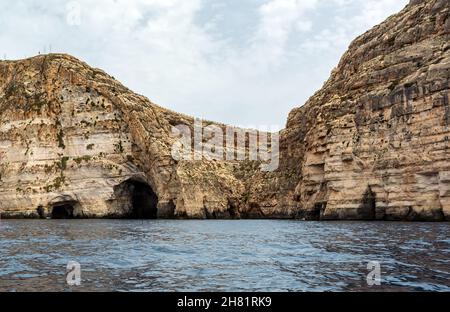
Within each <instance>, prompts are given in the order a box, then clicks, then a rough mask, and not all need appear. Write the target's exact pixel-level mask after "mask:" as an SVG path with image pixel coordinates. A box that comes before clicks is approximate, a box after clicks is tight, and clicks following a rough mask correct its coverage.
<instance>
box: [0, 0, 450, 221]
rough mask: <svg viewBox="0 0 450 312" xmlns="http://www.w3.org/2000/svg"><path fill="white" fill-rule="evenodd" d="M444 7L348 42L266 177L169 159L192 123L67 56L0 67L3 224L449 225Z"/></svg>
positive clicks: (447, 21)
mask: <svg viewBox="0 0 450 312" xmlns="http://www.w3.org/2000/svg"><path fill="white" fill-rule="evenodd" d="M449 8H450V2H449V0H427V1H411V3H410V4H409V5H408V6H407V7H406V8H405V9H404V10H402V11H401V12H400V13H398V14H396V15H394V16H392V17H390V18H389V19H387V20H386V21H385V22H384V23H382V24H381V25H379V26H376V27H374V28H373V29H371V30H370V31H368V32H367V33H365V34H364V35H362V36H360V37H358V38H357V39H356V40H355V41H353V43H352V44H351V46H350V48H349V50H348V51H347V52H346V53H345V55H344V56H343V58H342V59H341V61H340V63H339V65H338V67H337V68H336V69H334V70H333V72H332V75H331V77H330V79H329V80H328V81H327V82H326V83H325V85H324V87H323V88H322V89H321V90H320V91H318V92H317V93H316V94H315V95H314V96H312V97H311V98H310V99H309V100H308V102H307V103H306V104H305V105H304V106H302V107H299V108H296V109H294V110H293V111H292V112H291V113H290V115H289V118H288V122H287V126H286V129H284V130H282V131H281V133H280V134H281V138H280V151H279V155H280V165H279V168H278V169H277V170H276V171H274V172H263V171H261V170H260V167H259V165H260V163H259V162H256V161H219V160H205V159H202V160H201V161H186V160H181V161H177V160H175V159H173V157H172V155H171V148H172V146H173V144H174V142H175V138H174V137H173V135H172V132H171V131H172V126H176V125H180V124H185V125H188V126H189V127H191V126H192V125H193V124H194V120H193V119H192V118H190V117H188V116H184V115H181V114H177V113H175V112H172V111H169V110H167V109H163V108H161V107H159V106H157V105H155V104H153V103H152V102H150V101H149V100H148V99H147V98H145V97H143V96H140V95H137V94H135V93H133V92H131V91H130V90H128V89H127V88H126V87H124V86H123V85H121V84H120V83H119V82H117V81H116V80H115V79H114V78H113V77H110V76H109V75H107V74H106V73H104V72H103V71H101V70H98V69H93V68H91V67H89V66H88V65H87V64H85V63H83V62H81V61H79V60H77V59H75V58H73V57H71V56H68V55H55V54H52V55H45V56H37V57H34V58H31V59H27V60H21V61H2V62H0V214H1V216H2V217H47V216H53V217H55V218H57V217H156V216H158V217H167V218H172V217H178V218H299V219H307V220H319V219H320V220H335V219H345V220H347V219H350V220H351V219H355V220H414V221H417V220H424V221H442V220H450V160H449V149H448V148H449V136H450V131H449V122H450V112H449V110H450V107H449V98H450V91H449V87H450V83H449V77H450V72H449V71H450V43H449V42H450V17H449ZM216 125H218V126H219V127H224V125H221V124H216ZM237 152H238V153H242V152H243V151H242V150H238V151H237Z"/></svg>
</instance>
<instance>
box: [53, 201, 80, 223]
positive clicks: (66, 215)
mask: <svg viewBox="0 0 450 312" xmlns="http://www.w3.org/2000/svg"><path fill="white" fill-rule="evenodd" d="M75 204H76V203H74V202H63V203H58V204H55V205H53V208H52V219H73V218H74V210H75Z"/></svg>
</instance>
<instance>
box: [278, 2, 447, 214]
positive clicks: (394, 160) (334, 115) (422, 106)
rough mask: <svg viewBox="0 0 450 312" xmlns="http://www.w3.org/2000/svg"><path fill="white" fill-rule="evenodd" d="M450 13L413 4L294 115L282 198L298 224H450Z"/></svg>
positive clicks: (352, 53)
mask: <svg viewBox="0 0 450 312" xmlns="http://www.w3.org/2000/svg"><path fill="white" fill-rule="evenodd" d="M449 8H450V2H449V1H448V0H428V1H412V2H411V3H410V4H409V5H408V6H407V7H406V8H405V9H404V10H403V11H402V12H400V13H399V14H397V15H395V16H392V17H390V18H389V19H388V20H387V21H385V22H384V23H383V24H381V25H379V26H376V27H375V28H373V29H372V30H370V31H369V32H367V33H365V34H364V35H362V36H360V37H359V38H357V39H356V40H355V41H353V43H352V44H351V46H350V48H349V50H348V51H347V52H346V53H345V55H344V56H343V58H342V59H341V61H340V63H339V65H338V67H337V68H336V69H335V70H334V71H333V73H332V75H331V77H330V79H329V80H328V81H327V82H326V83H325V85H324V87H323V88H322V89H321V90H320V91H319V92H317V93H316V94H315V95H314V96H313V97H311V98H310V100H309V101H308V102H307V103H306V104H305V105H304V106H302V107H300V108H297V109H294V110H293V111H292V112H291V114H290V115H289V119H288V124H287V128H286V130H284V132H283V142H282V150H281V153H282V174H281V175H280V176H281V178H282V179H283V181H284V182H283V184H282V186H283V187H282V188H281V189H285V190H286V191H284V192H282V194H280V195H279V197H281V198H282V200H289V201H290V202H289V204H290V205H291V206H292V207H293V211H296V212H297V213H298V216H299V217H301V218H312V219H319V218H320V219H368V220H373V219H379V220H382V219H386V220H443V219H444V218H446V219H447V220H449V219H450V182H449V176H450V172H449V168H450V161H449V156H450V154H449V149H448V148H449V135H450V132H449V121H450V115H449V86H450V85H449V77H450V75H449V70H450V35H449V34H450V17H449ZM294 185H295V186H294ZM272 189H276V188H272Z"/></svg>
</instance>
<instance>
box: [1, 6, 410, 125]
mask: <svg viewBox="0 0 450 312" xmlns="http://www.w3.org/2000/svg"><path fill="white" fill-rule="evenodd" d="M68 2H69V1H67V2H62V1H59V0H46V1H38V0H27V1H15V2H13V1H7V0H0V8H1V9H0V29H1V31H0V56H3V55H4V54H6V55H7V56H8V57H9V58H23V57H25V56H27V57H28V56H32V55H35V54H37V53H38V52H39V51H40V52H44V49H45V50H46V51H47V52H48V51H49V49H50V45H51V46H52V50H53V52H66V53H70V54H73V55H74V56H76V57H79V58H80V59H83V60H85V61H87V62H88V63H90V64H91V65H93V66H95V67H100V68H102V69H104V70H106V71H107V72H109V73H110V74H111V75H114V76H115V77H116V78H117V79H119V80H121V81H122V82H123V83H124V84H125V85H127V86H128V87H130V88H131V89H133V90H135V91H137V92H139V93H141V94H144V95H146V96H148V97H149V98H150V99H151V100H153V101H154V102H156V103H158V104H160V105H162V106H165V107H168V108H171V109H174V110H177V111H180V112H184V113H188V114H191V115H195V116H199V117H205V118H208V119H212V120H218V121H224V122H227V123H233V124H241V125H247V124H255V125H260V124H278V125H280V126H283V125H284V122H285V120H286V117H287V114H288V112H289V111H290V109H292V108H293V107H294V106H298V105H301V104H303V103H304V102H305V100H306V99H307V98H308V97H309V96H310V95H312V94H313V92H314V91H315V90H316V89H317V88H319V87H320V86H321V84H322V82H323V81H324V80H325V79H327V77H328V75H329V72H330V70H331V69H332V68H333V67H334V66H335V65H336V64H337V62H338V59H339V57H340V55H341V53H342V52H343V51H344V50H345V49H346V47H347V46H348V44H349V43H350V41H351V40H352V39H353V38H354V37H355V36H356V35H358V34H360V33H362V32H363V31H365V30H367V29H368V28H369V27H371V26H373V25H375V24H376V23H378V22H380V21H382V20H383V19H384V18H385V17H387V16H388V15H390V14H392V13H395V12H396V11H398V10H399V9H400V8H402V7H403V6H404V5H405V4H406V2H407V0H333V1H329V0H258V1H255V0H245V1H244V0H243V1H235V2H227V3H226V4H225V3H223V2H221V1H216V0H98V1H90V0H78V1H75V3H79V6H80V9H81V15H80V24H79V25H78V26H77V25H70V24H69V23H67V15H68V14H69V13H70V12H69V11H68V10H67V7H66V4H67V3H68ZM207 4H209V5H211V7H212V9H213V10H212V11H207V10H205V8H206V6H207ZM211 12H216V13H211ZM217 12H218V13H217ZM199 17H200V20H201V21H202V22H199ZM44 47H45V48H44Z"/></svg>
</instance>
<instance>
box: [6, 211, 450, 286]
mask: <svg viewBox="0 0 450 312" xmlns="http://www.w3.org/2000/svg"><path fill="white" fill-rule="evenodd" d="M69 261H76V262H78V263H79V264H80V272H81V285H79V286H69V285H68V284H67V281H66V279H67V276H66V271H67V264H68V262H69ZM378 265H379V268H380V270H379V273H380V274H379V275H378V274H377V271H376V270H377V268H378ZM369 273H370V274H369ZM368 275H369V278H368ZM378 278H379V279H378ZM368 279H369V283H368ZM377 281H379V282H380V285H376V284H377V283H378V282H377ZM374 283H375V284H374ZM369 284H371V285H372V286H370V285H369ZM0 291H39V292H40V291H450V223H387V222H386V223H385V222H301V221H274V220H267V221H259V220H257V221H255V220H252V221H169V220H148V221H147V220H146V221H139V220H137V221H130V220H1V221H0Z"/></svg>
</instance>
